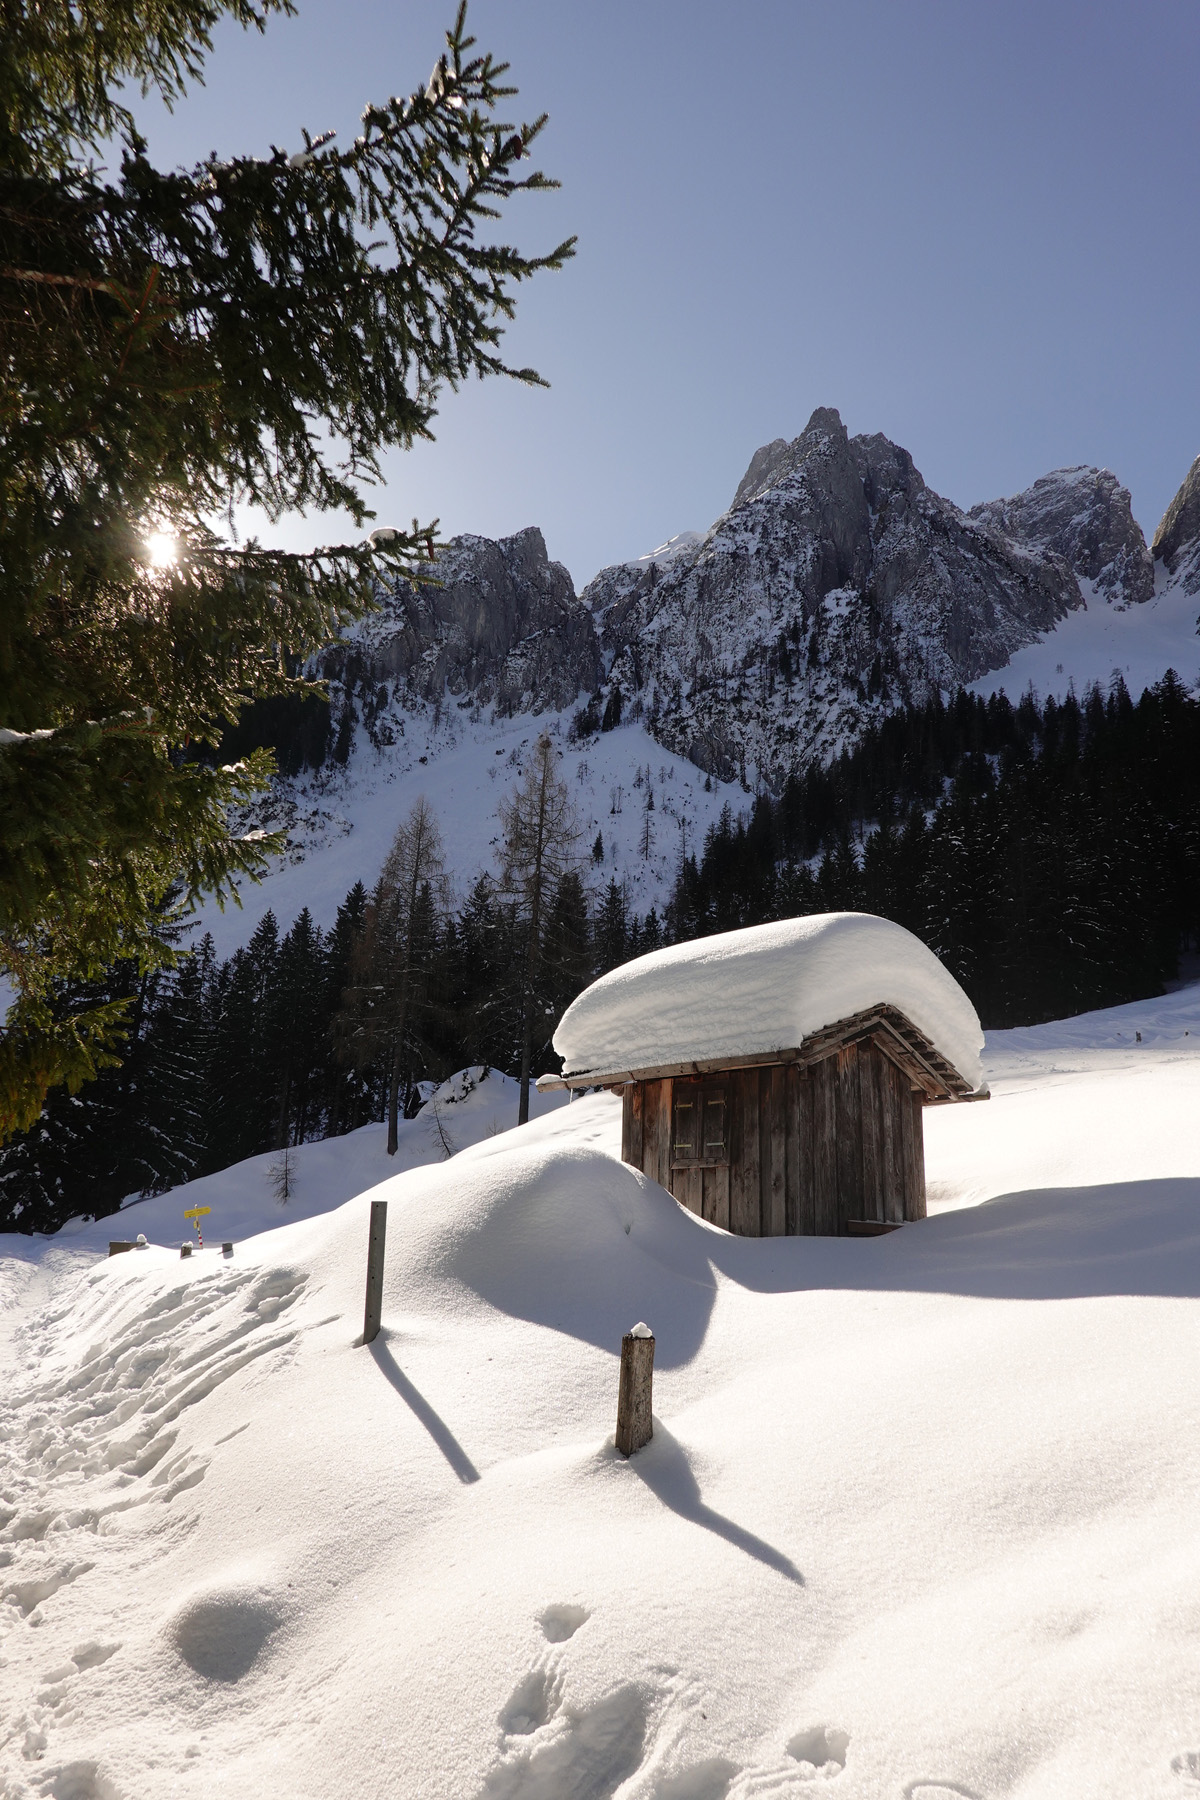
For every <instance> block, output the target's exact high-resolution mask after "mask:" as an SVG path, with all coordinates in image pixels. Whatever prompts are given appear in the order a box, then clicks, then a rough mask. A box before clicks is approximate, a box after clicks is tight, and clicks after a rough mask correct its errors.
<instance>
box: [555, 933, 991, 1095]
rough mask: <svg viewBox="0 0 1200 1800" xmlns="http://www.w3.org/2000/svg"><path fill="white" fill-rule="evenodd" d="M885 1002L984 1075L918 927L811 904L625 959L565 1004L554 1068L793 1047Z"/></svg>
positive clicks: (961, 1000) (957, 993)
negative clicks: (794, 913)
mask: <svg viewBox="0 0 1200 1800" xmlns="http://www.w3.org/2000/svg"><path fill="white" fill-rule="evenodd" d="M885 1004H886V1005H891V1006H895V1007H898V1008H899V1010H900V1011H901V1012H902V1013H904V1014H905V1016H906V1017H907V1018H908V1019H910V1020H911V1022H912V1023H913V1024H914V1025H915V1026H916V1027H917V1029H918V1030H919V1031H921V1032H923V1033H924V1035H925V1036H926V1037H927V1038H928V1039H929V1041H930V1042H931V1043H932V1044H933V1046H934V1047H935V1049H937V1050H939V1051H940V1052H941V1054H942V1055H943V1056H944V1057H945V1058H946V1059H947V1061H948V1062H951V1063H953V1065H954V1067H955V1068H956V1069H957V1070H958V1072H959V1074H960V1075H961V1076H962V1077H963V1079H964V1081H966V1082H968V1083H969V1084H970V1086H971V1087H972V1088H973V1089H974V1088H979V1087H981V1086H982V1085H983V1066H982V1064H981V1062H980V1059H979V1053H980V1051H981V1050H982V1048H983V1031H982V1028H981V1027H980V1024H979V1018H978V1015H977V1014H976V1011H975V1008H974V1007H973V1006H972V1005H971V1002H970V1001H969V1000H968V998H967V996H966V994H964V992H963V990H962V989H961V988H960V987H959V985H958V983H957V981H955V979H954V977H953V975H951V974H950V972H949V970H948V969H946V968H944V967H943V965H942V964H941V963H940V962H939V961H938V959H937V957H936V956H935V955H934V954H933V951H932V950H930V949H928V948H927V946H926V945H924V944H923V943H922V942H921V940H920V938H916V937H914V936H913V934H912V932H911V931H905V929H904V927H903V926H902V925H895V924H893V923H892V921H891V920H890V919H877V918H875V917H874V916H873V915H872V914H871V913H814V914H810V915H809V916H808V917H807V918H803V919H782V920H780V921H779V922H778V923H777V924H773V925H753V926H751V927H750V928H749V929H748V930H746V931H725V932H722V933H721V934H720V935H719V936H717V937H707V938H696V939H694V940H693V941H692V942H691V943H688V944H672V945H671V946H670V947H669V948H668V949H666V950H653V951H651V953H650V954H649V955H648V956H639V957H637V958H635V960H634V961H633V962H628V963H624V964H622V966H621V967H620V968H619V969H613V970H612V971H611V972H610V973H609V974H607V975H602V976H601V977H600V980H599V981H594V982H593V983H592V985H591V987H589V988H585V989H584V991H583V993H582V994H580V996H579V998H578V999H577V1000H575V1001H574V1002H573V1003H572V1005H570V1006H569V1007H568V1008H567V1010H566V1012H565V1013H564V1014H563V1017H562V1021H561V1023H560V1024H559V1027H558V1030H557V1031H556V1032H555V1034H554V1048H555V1049H556V1050H557V1051H558V1053H559V1055H560V1056H561V1057H562V1059H563V1074H564V1075H566V1076H572V1075H582V1074H586V1073H588V1072H590V1071H593V1070H594V1071H595V1072H596V1073H597V1074H598V1075H600V1074H606V1073H615V1072H619V1071H622V1072H623V1071H625V1070H630V1069H653V1068H667V1067H670V1066H671V1065H672V1064H677V1063H685V1062H693V1061H695V1062H718V1063H719V1062H720V1061H721V1059H722V1058H724V1057H728V1058H729V1059H730V1060H731V1061H734V1060H736V1059H737V1058H739V1057H744V1056H758V1055H762V1054H766V1053H769V1052H771V1051H774V1050H795V1049H798V1048H799V1047H800V1046H801V1045H802V1044H803V1042H804V1040H805V1039H806V1038H808V1037H811V1036H812V1035H813V1033H814V1032H817V1031H820V1030H822V1029H823V1028H824V1027H825V1026H827V1025H834V1024H836V1023H837V1022H838V1021H839V1020H841V1019H847V1018H850V1017H852V1016H853V1015H854V1014H855V1013H860V1012H865V1011H866V1010H867V1009H868V1008H869V1007H873V1006H881V1005H885Z"/></svg>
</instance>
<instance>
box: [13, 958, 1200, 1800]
mask: <svg viewBox="0 0 1200 1800" xmlns="http://www.w3.org/2000/svg"><path fill="white" fill-rule="evenodd" d="M1135 1028H1138V1029H1141V1030H1142V1032H1143V1043H1142V1044H1141V1045H1137V1044H1136V1041H1135V1040H1134V1039H1133V1031H1134V1029H1135ZM1198 1029H1200V989H1196V988H1193V989H1190V990H1185V991H1184V992H1183V993H1180V994H1177V995H1172V996H1169V997H1168V998H1167V999H1165V1000H1162V1001H1156V1002H1148V1003H1146V1004H1145V1005H1143V1006H1140V1007H1130V1008H1121V1009H1116V1010H1114V1011H1113V1012H1111V1013H1107V1014H1098V1015H1092V1016H1091V1019H1090V1020H1088V1019H1085V1020H1074V1021H1067V1022H1066V1023H1065V1024H1063V1025H1055V1026H1047V1027H1043V1028H1039V1029H1038V1030H1036V1031H1029V1032H1024V1033H1017V1032H1012V1033H1002V1034H997V1035H995V1036H994V1037H993V1038H992V1039H991V1040H990V1041H989V1044H988V1046H987V1049H986V1051H985V1058H984V1061H985V1069H986V1072H987V1075H988V1078H989V1081H990V1083H991V1085H992V1088H993V1092H994V1095H995V1098H994V1099H993V1100H992V1101H991V1102H989V1103H988V1104H986V1105H976V1106H963V1107H944V1108H936V1109H930V1110H927V1112H926V1128H927V1140H928V1149H929V1167H930V1176H931V1183H933V1184H934V1185H936V1189H937V1194H936V1204H937V1205H938V1206H939V1207H940V1208H941V1209H943V1210H941V1211H940V1212H939V1214H938V1215H937V1216H934V1217H932V1218H931V1219H930V1220H928V1221H927V1222H925V1223H924V1224H921V1225H915V1226H907V1227H905V1228H904V1230H902V1231H900V1232H897V1233H895V1234H893V1235H892V1236H890V1237H887V1238H883V1239H877V1240H866V1241H848V1240H840V1239H815V1240H814V1239H808V1240H805V1239H793V1240H780V1239H776V1240H763V1241H753V1240H743V1239H736V1238H731V1237H728V1236H726V1235H725V1234H723V1233H721V1232H718V1231H716V1230H714V1229H713V1228H711V1227H709V1226H706V1225H705V1224H703V1223H702V1222H701V1221H699V1220H696V1219H694V1218H692V1217H691V1216H690V1215H688V1214H686V1213H684V1212H683V1211H682V1210H681V1209H680V1208H679V1207H677V1206H676V1205H675V1203H674V1202H673V1201H672V1200H671V1199H670V1198H669V1196H667V1195H666V1194H664V1193H663V1191H662V1190H661V1189H659V1188H657V1187H656V1186H655V1185H654V1184H652V1183H650V1182H648V1181H647V1180H646V1179H645V1178H644V1177H643V1176H642V1175H641V1174H640V1173H638V1172H635V1171H633V1170H631V1169H628V1168H626V1167H624V1166H623V1165H621V1164H620V1163H619V1162H617V1161H616V1160H615V1159H616V1155H617V1147H618V1140H619V1107H618V1104H617V1102H616V1100H615V1098H613V1097H612V1096H608V1095H599V1096H594V1097H591V1098H588V1099H585V1100H577V1101H575V1102H574V1103H573V1104H572V1105H570V1106H569V1107H564V1106H560V1107H559V1108H558V1109H557V1110H555V1111H554V1112H552V1113H548V1114H547V1115H546V1116H544V1117H542V1118H541V1119H539V1120H537V1121H535V1122H534V1123H533V1124H531V1125H530V1126H528V1127H525V1128H524V1129H523V1130H522V1131H521V1132H519V1133H511V1132H510V1133H505V1134H502V1135H499V1136H494V1137H487V1136H484V1137H482V1138H481V1141H479V1142H478V1143H476V1144H475V1146H474V1147H471V1148H466V1149H463V1150H462V1151H461V1153H460V1154H458V1155H457V1156H455V1157H453V1158H452V1159H450V1160H448V1161H447V1160H440V1161H437V1162H436V1163H434V1162H431V1163H430V1164H429V1165H428V1166H426V1167H418V1168H414V1169H412V1170H410V1171H409V1172H408V1173H404V1174H400V1175H398V1176H396V1177H394V1178H392V1179H390V1180H388V1181H387V1182H385V1183H384V1184H383V1185H382V1186H380V1187H377V1188H374V1189H370V1190H368V1192H366V1193H362V1194H359V1195H357V1196H356V1197H354V1198H351V1199H349V1200H346V1201H345V1203H344V1204H340V1205H338V1204H336V1202H335V1204H334V1209H333V1210H331V1211H328V1212H326V1213H324V1214H321V1215H318V1216H314V1217H311V1218H308V1219H304V1220H299V1221H297V1222H295V1223H290V1224H286V1225H283V1226H281V1227H278V1228H276V1229H274V1230H269V1231H264V1232H262V1234H261V1235H259V1236H258V1237H256V1238H253V1239H251V1240H250V1241H248V1242H239V1244H238V1246H237V1249H236V1251H235V1253H234V1256H233V1257H232V1259H230V1260H228V1261H227V1260H225V1259H224V1258H222V1257H221V1255H220V1253H219V1252H211V1251H206V1252H205V1253H204V1254H203V1256H194V1257H193V1258H192V1259H191V1260H190V1261H188V1262H181V1261H180V1260H179V1258H178V1254H177V1252H171V1251H168V1250H166V1249H156V1248H151V1249H148V1250H146V1251H144V1252H139V1253H132V1254H129V1255H126V1256H121V1257H116V1258H113V1259H112V1260H111V1261H98V1260H97V1259H96V1256H95V1252H94V1250H93V1249H92V1248H90V1245H89V1244H88V1242H87V1240H86V1239H85V1237H84V1235H83V1233H82V1232H78V1233H77V1234H76V1236H75V1237H74V1238H66V1237H64V1235H63V1234H60V1236H59V1237H58V1238H57V1239H52V1240H49V1242H48V1243H47V1244H45V1245H28V1244H25V1245H21V1244H19V1243H16V1242H14V1240H11V1239H9V1240H6V1242H5V1246H4V1247H5V1249H9V1248H11V1249H12V1251H13V1254H12V1256H11V1257H10V1259H9V1264H8V1272H7V1277H6V1279H7V1281H8V1285H9V1291H10V1294H11V1296H12V1305H11V1309H10V1312H9V1315H8V1318H9V1322H10V1325H11V1328H12V1334H11V1349H10V1355H9V1361H10V1367H11V1368H12V1371H13V1381H12V1384H11V1387H10V1390H9V1398H8V1400H7V1403H6V1406H5V1416H4V1422H3V1433H4V1436H3V1443H4V1451H3V1455H4V1458H5V1463H4V1466H3V1472H2V1473H0V1504H2V1506H3V1511H2V1512H0V1518H2V1519H4V1520H5V1522H4V1525H3V1529H2V1530H0V1557H3V1558H7V1561H6V1562H5V1564H4V1567H3V1568H0V1596H4V1604H3V1605H2V1606H0V1620H2V1621H3V1623H2V1626H0V1629H2V1630H3V1632H4V1636H3V1640H2V1642H0V1657H2V1658H3V1666H2V1667H0V1691H2V1692H3V1695H4V1700H3V1709H2V1712H0V1718H2V1721H3V1723H2V1725H0V1743H2V1745H3V1747H2V1748H0V1784H2V1785H0V1793H2V1794H3V1795H4V1796H5V1800H9V1797H11V1800H18V1797H19V1800H26V1797H27V1796H35V1795H37V1796H41V1795H51V1796H55V1800H141V1797H142V1796H147V1797H148V1796H151V1795H153V1796H155V1800H157V1797H158V1796H161V1795H175V1794H178V1795H180V1796H193V1795H194V1796H197V1797H199V1796H204V1797H205V1800H207V1797H208V1796H210V1795H226V1794H227V1795H231V1796H242V1795H245V1796H249V1795H252V1794H253V1795H259V1794H262V1793H270V1794H272V1795H278V1796H287V1797H291V1796H297V1797H301V1800H325V1797H326V1796H328V1797H329V1800H333V1797H334V1796H338V1797H339V1800H341V1797H344V1796H346V1795H354V1796H356V1800H357V1797H362V1800H375V1797H376V1796H378V1797H379V1800H384V1797H385V1796H386V1797H387V1800H395V1797H397V1796H402V1797H403V1800H409V1797H410V1796H413V1797H416V1796H421V1797H425V1796H429V1797H434V1796H437V1797H439V1800H440V1797H442V1796H446V1797H447V1800H449V1797H450V1796H454V1797H455V1800H463V1797H467V1800H568V1797H569V1800H604V1797H609V1800H723V1797H728V1800H752V1797H753V1800H763V1797H766V1796H797V1797H798V1800H799V1797H801V1796H805V1795H816V1794H824V1793H826V1792H828V1793H830V1794H836V1795H838V1796H853V1797H854V1800H867V1797H871V1800H875V1797H877V1796H896V1797H897V1800H899V1797H900V1796H906V1797H908V1800H950V1797H952V1796H957V1797H959V1800H961V1797H962V1796H968V1797H969V1796H976V1797H978V1800H1001V1797H1002V1796H1003V1797H1005V1800H1008V1797H1009V1796H1012V1797H1015V1800H1042V1797H1048V1796H1060V1795H1071V1796H1082V1795H1088V1796H1097V1797H1107V1796H1113V1797H1114V1800H1115V1797H1116V1796H1120V1797H1121V1800H1137V1797H1139V1796H1160V1797H1162V1800H1167V1797H1169V1796H1171V1795H1179V1796H1182V1795H1183V1794H1185V1793H1186V1792H1187V1791H1189V1786H1190V1785H1191V1783H1192V1780H1193V1779H1194V1778H1195V1777H1197V1776H1200V1657H1198V1654H1197V1652H1198V1650H1200V1599H1198V1596H1200V1540H1198V1539H1197V1534H1196V1530H1195V1518H1196V1510H1197V1502H1198V1500H1200V1492H1198V1490H1200V1451H1198V1450H1197V1449H1196V1447H1195V1446H1196V1444H1197V1443H1198V1442H1200V1436H1198V1433H1197V1426H1198V1425H1200V1383H1198V1382H1197V1380H1196V1374H1195V1371H1196V1368H1197V1366H1198V1363H1200V1299H1198V1297H1200V1134H1198V1133H1197V1131H1196V1120H1197V1118H1198V1117H1200V1105H1198V1103H1200V1062H1198V1059H1197V1048H1193V1044H1194V1042H1195V1034H1196V1032H1197V1030H1198ZM1185 1031H1187V1032H1189V1033H1190V1036H1189V1037H1187V1038H1185V1037H1184V1035H1183V1034H1184V1032H1185ZM1198 1048H1200V1046H1198ZM476 1091H477V1092H478V1091H479V1090H476ZM471 1098H472V1100H474V1095H472V1096H471ZM475 1104H476V1105H479V1104H480V1103H479V1102H478V1101H476V1102H475ZM357 1135H358V1136H359V1137H364V1136H365V1134H357ZM341 1142H342V1143H343V1144H345V1145H347V1146H348V1149H347V1154H348V1155H349V1156H351V1157H353V1156H354V1155H356V1154H357V1150H355V1149H354V1148H353V1140H341ZM1121 1146H1123V1149H1122V1151H1121V1155H1122V1156H1123V1158H1124V1160H1123V1161H1122V1160H1120V1159H1119V1158H1118V1157H1116V1155H1115V1151H1116V1150H1117V1149H1118V1148H1119V1147H1121ZM330 1147H331V1146H326V1145H322V1146H313V1147H312V1148H313V1149H314V1150H315V1149H317V1148H320V1149H321V1150H323V1151H324V1150H326V1149H328V1148H330ZM1051 1148H1053V1150H1054V1154H1055V1156H1056V1158H1057V1160H1056V1162H1055V1163H1054V1166H1053V1168H1050V1167H1049V1165H1048V1161H1047V1157H1048V1153H1049V1150H1050V1149H1051ZM308 1166H309V1165H306V1164H304V1163H302V1165H301V1167H302V1170H303V1169H304V1168H306V1167H308ZM311 1166H312V1167H313V1168H314V1169H315V1168H316V1165H315V1164H313V1165H311ZM358 1172H359V1174H360V1175H362V1176H364V1177H365V1178H367V1179H370V1178H371V1173H372V1172H371V1170H369V1169H368V1168H367V1166H366V1164H365V1162H364V1163H363V1164H362V1165H361V1166H360V1168H359V1171H358ZM235 1178H236V1179H237V1180H242V1179H244V1177H243V1175H240V1174H239V1173H238V1171H230V1172H228V1179H229V1180H230V1182H231V1183H232V1182H233V1181H234V1180H235ZM221 1179H222V1178H221V1177H213V1178H210V1180H211V1181H212V1182H214V1183H216V1182H219V1181H220V1180H221ZM347 1179H349V1176H347ZM997 1184H1003V1185H1002V1186H1000V1185H997ZM1018 1184H1019V1185H1018ZM199 1185H200V1184H198V1183H193V1184H191V1187H190V1188H189V1189H188V1190H186V1191H185V1190H180V1192H179V1193H177V1194H176V1195H175V1196H174V1199H173V1202H172V1204H173V1205H174V1206H175V1207H176V1208H178V1209H179V1210H182V1206H183V1204H185V1203H186V1199H187V1198H190V1197H192V1194H193V1192H194V1190H195V1189H197V1188H198V1187H199ZM213 1191H214V1192H215V1189H214V1190H213ZM988 1194H991V1195H993V1196H994V1197H992V1198H988V1199H986V1200H985V1201H984V1203H982V1204H974V1203H973V1202H975V1201H977V1200H979V1199H980V1198H981V1197H982V1196H985V1195H988ZM369 1196H370V1197H377V1198H386V1199H387V1200H388V1201H389V1219H388V1257H387V1274H386V1286H385V1295H384V1312H383V1317H384V1330H383V1333H382V1334H381V1337H380V1339H379V1340H378V1341H377V1343H376V1344H375V1345H374V1346H372V1347H369V1348H366V1349H364V1348H362V1347H361V1346H360V1345H356V1342H355V1339H356V1337H357V1335H358V1334H359V1332H360V1331H361V1321H362V1304H363V1281H364V1274H365V1251H366V1235H367V1212H368V1206H369ZM340 1197H341V1196H340V1194H339V1195H338V1196H336V1198H340ZM163 1199H164V1200H168V1199H171V1197H169V1196H164V1197H163ZM160 1204H161V1202H146V1203H144V1206H143V1207H139V1208H137V1209H134V1212H135V1213H136V1212H142V1213H143V1214H144V1216H147V1217H148V1216H149V1214H148V1213H146V1211H145V1209H146V1208H149V1207H151V1206H158V1205H160ZM271 1205H272V1206H274V1203H273V1202H271ZM130 1216H131V1218H132V1216H133V1215H132V1214H131V1215H130ZM267 1216H268V1217H270V1216H278V1213H277V1209H276V1211H275V1213H274V1214H273V1215H272V1214H268V1215H267ZM101 1225H102V1226H104V1227H107V1225H108V1222H107V1221H102V1222H101ZM84 1230H85V1231H87V1232H92V1231H97V1232H98V1231H99V1230H100V1227H89V1228H84ZM131 1235H132V1233H131ZM147 1235H150V1234H149V1233H148V1234H147ZM172 1235H174V1236H178V1235H181V1233H180V1232H179V1231H178V1230H176V1231H174V1232H173V1234H172ZM22 1252H23V1254H22ZM638 1318H645V1319H647V1320H648V1321H649V1323H650V1324H651V1325H652V1326H653V1328H654V1330H655V1332H656V1337H657V1343H656V1381H655V1414H656V1425H655V1437H654V1439H653V1440H652V1442H651V1444H650V1445H648V1446H647V1447H646V1449H645V1450H643V1451H641V1452H639V1454H638V1455H637V1456H636V1457H634V1458H632V1459H631V1460H630V1461H629V1462H625V1461H624V1460H623V1459H621V1458H620V1457H618V1456H617V1455H616V1453H615V1451H614V1450H613V1448H612V1443H611V1434H612V1428H613V1422H614V1414H615V1405H616V1387H617V1364H618V1351H619V1343H620V1335H621V1332H622V1331H623V1330H627V1329H628V1328H629V1326H630V1325H631V1324H632V1323H633V1322H634V1320H636V1319H638Z"/></svg>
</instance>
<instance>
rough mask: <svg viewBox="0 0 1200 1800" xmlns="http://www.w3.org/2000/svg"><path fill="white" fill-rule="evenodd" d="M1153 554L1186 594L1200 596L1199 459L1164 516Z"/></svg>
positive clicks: (1156, 534)
mask: <svg viewBox="0 0 1200 1800" xmlns="http://www.w3.org/2000/svg"><path fill="white" fill-rule="evenodd" d="M1153 554H1154V557H1155V560H1156V561H1159V560H1161V562H1162V564H1163V567H1164V569H1165V570H1166V573H1167V574H1168V576H1170V577H1171V578H1172V579H1173V580H1175V581H1176V582H1177V583H1178V584H1179V586H1180V587H1182V589H1183V591H1184V593H1185V594H1200V456H1198V457H1197V458H1196V460H1195V462H1194V463H1193V464H1192V466H1191V468H1190V469H1189V470H1188V472H1187V475H1186V476H1185V478H1184V483H1183V486H1182V487H1181V488H1180V490H1179V492H1178V493H1177V494H1176V496H1175V498H1174V499H1173V500H1172V502H1171V504H1170V506H1168V508H1167V510H1166V512H1165V513H1164V514H1163V516H1162V523H1161V524H1160V525H1159V528H1158V530H1157V531H1156V532H1155V534H1154V545H1153Z"/></svg>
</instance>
